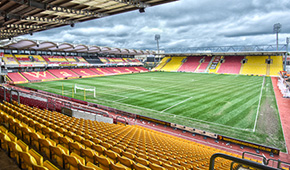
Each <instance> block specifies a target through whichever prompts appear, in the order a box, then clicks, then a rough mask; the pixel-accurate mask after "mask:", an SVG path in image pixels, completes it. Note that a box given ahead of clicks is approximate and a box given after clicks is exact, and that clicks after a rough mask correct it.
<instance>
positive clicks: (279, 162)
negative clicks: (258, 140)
mask: <svg viewBox="0 0 290 170" xmlns="http://www.w3.org/2000/svg"><path fill="white" fill-rule="evenodd" d="M270 161H273V162H278V164H277V168H281V164H286V165H290V163H289V162H284V161H281V160H280V159H278V160H277V159H268V160H267V165H268V164H269V162H270Z"/></svg>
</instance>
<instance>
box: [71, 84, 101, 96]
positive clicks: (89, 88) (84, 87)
mask: <svg viewBox="0 0 290 170" xmlns="http://www.w3.org/2000/svg"><path fill="white" fill-rule="evenodd" d="M77 90H82V91H84V96H86V93H87V92H93V93H94V97H96V88H95V87H92V86H87V85H80V84H75V86H74V92H75V94H76V93H77Z"/></svg>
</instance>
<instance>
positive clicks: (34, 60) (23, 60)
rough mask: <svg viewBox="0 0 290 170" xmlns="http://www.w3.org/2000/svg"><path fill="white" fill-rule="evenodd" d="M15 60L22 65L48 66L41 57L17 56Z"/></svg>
mask: <svg viewBox="0 0 290 170" xmlns="http://www.w3.org/2000/svg"><path fill="white" fill-rule="evenodd" d="M15 58H16V59H17V60H18V62H19V63H20V64H46V62H45V60H44V59H43V58H42V57H41V56H40V55H23V54H15Z"/></svg>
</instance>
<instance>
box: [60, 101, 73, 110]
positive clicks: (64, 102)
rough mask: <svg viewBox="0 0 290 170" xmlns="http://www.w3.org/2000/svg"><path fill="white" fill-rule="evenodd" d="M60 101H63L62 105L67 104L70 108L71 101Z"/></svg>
mask: <svg viewBox="0 0 290 170" xmlns="http://www.w3.org/2000/svg"><path fill="white" fill-rule="evenodd" d="M62 102H63V105H64V106H69V108H70V109H71V108H72V104H71V102H66V101H62ZM66 104H68V105H66Z"/></svg>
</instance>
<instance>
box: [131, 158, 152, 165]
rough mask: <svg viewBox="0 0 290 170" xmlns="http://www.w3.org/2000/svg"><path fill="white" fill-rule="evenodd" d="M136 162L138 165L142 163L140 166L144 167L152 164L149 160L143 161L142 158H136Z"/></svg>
mask: <svg viewBox="0 0 290 170" xmlns="http://www.w3.org/2000/svg"><path fill="white" fill-rule="evenodd" d="M134 161H135V162H137V163H140V164H142V165H144V166H148V165H149V163H150V162H149V161H148V160H146V159H143V158H141V157H135V159H134Z"/></svg>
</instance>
